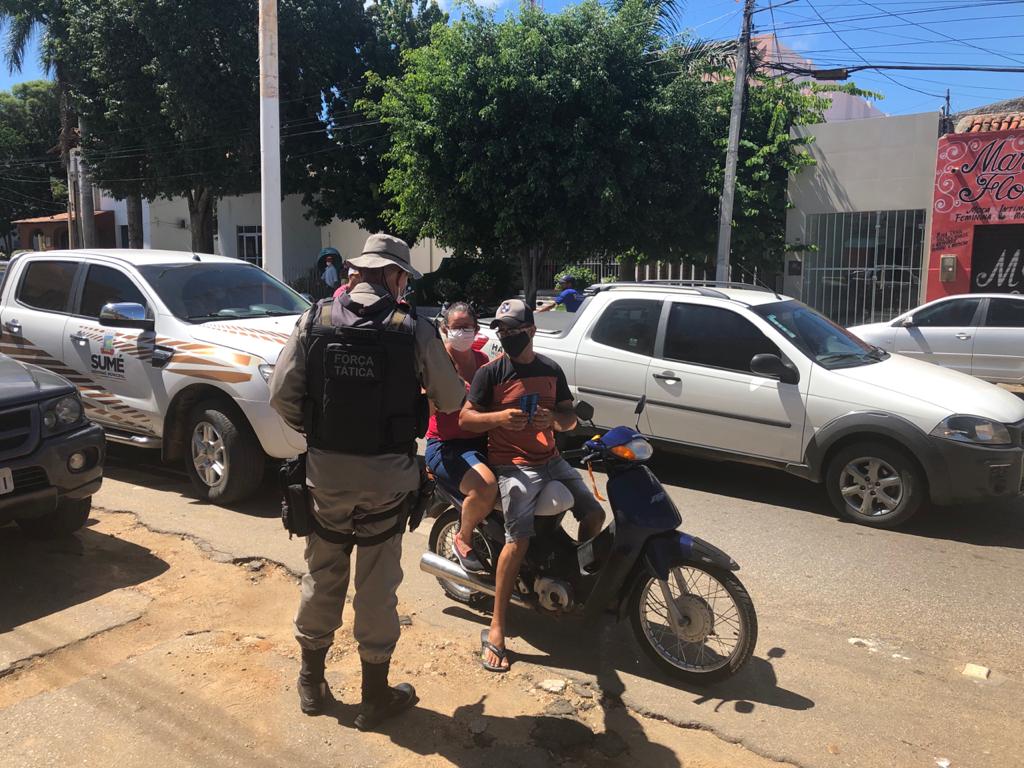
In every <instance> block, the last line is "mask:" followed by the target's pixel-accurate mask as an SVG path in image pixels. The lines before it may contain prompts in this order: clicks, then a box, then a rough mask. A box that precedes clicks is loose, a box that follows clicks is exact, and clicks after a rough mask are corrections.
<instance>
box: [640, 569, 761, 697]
mask: <svg viewBox="0 0 1024 768" xmlns="http://www.w3.org/2000/svg"><path fill="white" fill-rule="evenodd" d="M627 610H628V612H629V616H630V621H631V623H632V625H633V632H634V634H635V635H636V639H637V641H638V642H639V643H640V645H641V647H642V648H643V649H644V652H645V653H646V654H647V655H648V656H650V657H651V659H652V660H653V661H654V663H655V664H657V665H658V667H659V668H660V669H662V670H663V671H664V672H666V673H668V674H669V675H671V676H672V677H675V678H676V679H678V680H682V681H684V682H688V683H696V684H698V685H708V684H710V683H716V682H719V681H721V680H725V679H726V678H728V677H731V676H732V675H734V674H736V673H737V672H739V671H740V669H742V667H743V665H744V664H746V663H747V662H748V661H749V660H750V657H751V656H752V655H753V653H754V645H755V644H756V642H757V614H756V613H755V612H754V603H753V601H752V600H751V599H750V595H749V594H747V590H746V588H745V587H744V586H743V584H742V583H741V582H740V580H739V579H738V578H736V576H735V575H733V573H732V572H730V571H726V570H724V569H721V568H715V567H713V566H706V565H698V564H696V563H686V564H684V565H678V566H676V567H674V568H672V569H671V570H670V572H669V578H668V579H667V580H661V579H657V578H655V577H653V576H651V575H650V573H648V572H647V571H646V570H643V571H641V572H640V574H639V575H638V576H637V578H636V579H635V581H634V582H633V586H632V589H631V591H630V595H629V604H628V608H627Z"/></svg>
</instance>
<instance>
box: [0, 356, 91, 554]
mask: <svg viewBox="0 0 1024 768" xmlns="http://www.w3.org/2000/svg"><path fill="white" fill-rule="evenodd" d="M104 452H105V442H104V438H103V429H102V428H101V427H99V426H98V425H96V424H93V423H92V422H90V421H89V420H88V419H86V418H85V413H84V412H83V410H82V401H81V399H80V398H79V396H78V391H77V390H76V389H75V386H74V385H73V384H72V383H71V382H70V381H68V380H67V379H65V378H64V377H63V376H58V375H57V374H55V373H51V372H50V371H47V370H45V369H43V368H39V367H38V366H35V365H27V364H25V363H20V362H18V361H17V360H14V359H13V358H10V357H8V356H7V355H3V354H0V524H3V523H8V522H10V521H12V520H14V521H17V523H18V525H20V526H21V527H22V528H23V529H24V530H25V531H26V532H27V533H29V534H30V535H33V536H39V537H52V536H66V535H68V534H70V533H72V532H74V531H77V530H78V529H79V528H81V527H82V526H83V525H84V524H85V521H86V520H87V519H88V518H89V509H90V506H91V505H92V495H93V494H94V493H96V491H98V490H99V488H100V484H101V483H102V482H103V458H104Z"/></svg>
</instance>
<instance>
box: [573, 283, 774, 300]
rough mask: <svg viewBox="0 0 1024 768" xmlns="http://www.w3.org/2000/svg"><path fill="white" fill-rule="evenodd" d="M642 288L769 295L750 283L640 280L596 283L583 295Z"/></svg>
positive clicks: (720, 295)
mask: <svg viewBox="0 0 1024 768" xmlns="http://www.w3.org/2000/svg"><path fill="white" fill-rule="evenodd" d="M644 286H668V287H673V288H688V289H690V290H692V291H694V292H695V293H698V294H700V295H701V296H708V297H710V298H715V299H728V298H729V296H728V295H726V294H724V293H722V291H720V290H715V289H716V288H738V289H741V290H745V291H761V292H766V293H771V291H769V290H768V289H767V288H764V287H762V286H760V285H753V284H751V283H736V282H729V281H721V280H641V281H635V282H623V283H596V284H594V285H591V286H590V287H589V288H587V289H586V290H585V291H584V294H586V295H589V296H593V295H594V294H597V293H600V292H601V291H610V290H614V289H616V288H643V287H644Z"/></svg>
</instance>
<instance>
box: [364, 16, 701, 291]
mask: <svg viewBox="0 0 1024 768" xmlns="http://www.w3.org/2000/svg"><path fill="white" fill-rule="evenodd" d="M656 22H657V10H656V9H655V8H651V7H650V6H648V5H646V4H645V3H643V2H641V0H627V2H625V3H624V4H623V6H622V8H621V9H620V10H619V11H618V12H612V11H610V10H609V9H607V8H605V7H604V6H602V5H600V4H599V3H597V2H595V1H594V0H588V1H587V2H584V3H582V4H580V5H578V6H573V7H570V8H567V9H566V10H565V11H563V12H562V13H559V14H546V13H544V12H543V11H541V10H538V9H536V8H533V7H530V6H526V5H524V6H523V7H522V8H521V9H520V11H519V14H518V16H510V17H508V18H506V19H504V20H501V21H499V20H498V19H497V18H496V17H495V15H494V14H493V13H491V12H488V11H486V10H482V9H480V8H477V7H472V8H467V9H466V10H465V14H464V16H463V18H462V19H460V20H459V21H456V22H454V23H453V24H452V25H450V26H448V27H435V28H434V31H433V35H432V37H431V43H430V44H429V45H428V46H424V47H422V48H419V49H416V50H413V51H410V52H408V53H407V54H406V57H405V65H406V70H405V72H404V73H403V74H402V75H401V76H399V77H395V78H392V79H390V80H388V81H387V82H386V83H384V89H385V95H384V98H383V99H382V100H381V101H380V102H379V104H375V105H369V107H368V108H369V111H370V112H371V114H374V115H376V116H378V117H379V118H380V119H381V120H382V121H383V122H384V123H385V124H386V125H388V126H389V128H390V130H391V134H392V142H393V145H392V150H391V152H390V153H389V155H388V158H389V160H390V161H391V162H392V168H391V169H390V171H389V173H388V175H387V180H386V182H385V190H386V191H387V192H388V193H389V194H391V195H393V196H394V198H395V201H396V207H395V209H394V210H393V211H391V212H390V213H389V214H388V219H389V221H390V222H391V223H392V224H393V225H395V226H397V227H398V228H399V229H402V230H403V231H410V230H411V231H417V230H419V231H422V232H423V233H424V234H428V235H432V236H434V237H436V238H437V239H438V241H439V242H440V243H441V244H442V245H444V246H447V247H451V248H453V249H455V250H456V251H458V252H461V253H479V252H482V253H486V254H493V253H502V254H505V255H506V256H509V257H512V258H515V259H517V260H518V261H519V263H520V265H521V269H522V273H523V283H524V286H525V290H526V293H527V296H528V298H531V299H532V297H533V295H534V294H535V292H536V279H537V271H538V267H539V264H540V261H541V259H542V258H545V257H553V258H566V257H568V256H569V255H575V254H580V253H589V252H594V251H596V250H602V249H607V248H609V247H618V246H619V245H620V244H622V243H625V242H627V241H632V240H633V239H635V238H636V237H638V236H643V233H642V229H643V226H644V224H645V223H646V222H647V221H648V220H649V219H650V216H649V215H648V214H647V213H644V214H643V215H641V216H638V215H637V213H638V209H640V208H642V205H641V204H639V203H636V202H634V201H640V200H646V199H655V200H660V199H662V197H663V196H671V194H672V193H671V192H670V191H669V190H668V189H667V188H666V187H665V186H663V185H660V184H659V182H661V181H662V180H663V179H665V178H666V173H665V172H664V171H663V161H664V158H665V156H666V149H665V146H664V145H665V144H666V143H669V144H671V145H672V146H677V145H678V144H679V141H678V139H677V138H675V137H676V136H677V135H678V133H679V126H680V125H682V124H684V123H685V122H686V119H687V117H688V112H689V109H690V108H691V107H692V106H693V105H694V104H695V102H694V100H693V96H694V94H695V93H696V92H699V91H700V90H701V88H702V87H703V86H702V84H701V83H700V81H699V80H694V81H692V82H691V83H689V85H688V87H678V88H673V87H672V81H671V80H669V81H667V82H666V80H665V79H664V78H662V77H661V76H660V72H661V71H662V69H663V67H664V66H665V62H660V63H659V61H658V59H657V57H652V56H651V53H652V52H653V50H654V49H655V48H656V47H657V32H656V29H655V27H656ZM371 82H376V80H375V79H371ZM672 170H673V171H675V172H678V173H679V174H680V177H678V178H675V179H672V184H673V187H674V188H675V189H678V190H683V189H685V188H686V187H687V186H689V185H693V184H696V185H697V186H699V185H700V181H701V176H700V173H699V171H695V170H694V169H691V168H690V167H688V166H687V165H686V164H682V163H672ZM688 181H689V184H688V183H687V182H688ZM691 199H692V196H691V197H687V196H683V197H681V198H680V199H679V200H676V201H675V212H676V213H677V215H678V216H682V217H685V216H686V214H687V213H688V208H689V205H690V203H689V201H690V200H691Z"/></svg>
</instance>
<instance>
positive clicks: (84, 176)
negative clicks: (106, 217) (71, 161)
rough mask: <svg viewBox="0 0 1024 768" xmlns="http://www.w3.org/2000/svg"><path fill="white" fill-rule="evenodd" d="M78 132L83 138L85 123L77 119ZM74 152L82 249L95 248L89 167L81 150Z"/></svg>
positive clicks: (94, 210) (94, 223) (94, 211)
mask: <svg viewBox="0 0 1024 768" xmlns="http://www.w3.org/2000/svg"><path fill="white" fill-rule="evenodd" d="M78 130H79V132H80V133H81V135H82V138H85V121H84V120H82V119H81V118H79V119H78ZM76 151H77V153H78V183H79V186H80V190H79V193H78V204H79V206H80V208H79V209H78V212H79V219H80V220H81V222H82V247H83V248H95V247H96V246H97V245H98V243H97V242H96V206H95V205H94V199H93V196H92V177H91V176H90V175H89V166H88V164H87V163H86V162H85V156H84V155H83V154H82V150H81V149H78V150H76Z"/></svg>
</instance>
